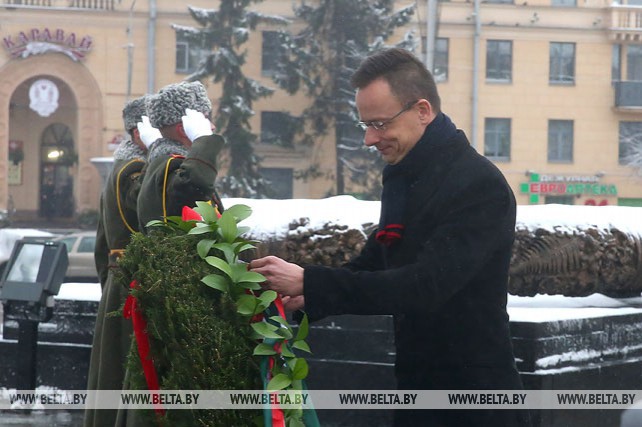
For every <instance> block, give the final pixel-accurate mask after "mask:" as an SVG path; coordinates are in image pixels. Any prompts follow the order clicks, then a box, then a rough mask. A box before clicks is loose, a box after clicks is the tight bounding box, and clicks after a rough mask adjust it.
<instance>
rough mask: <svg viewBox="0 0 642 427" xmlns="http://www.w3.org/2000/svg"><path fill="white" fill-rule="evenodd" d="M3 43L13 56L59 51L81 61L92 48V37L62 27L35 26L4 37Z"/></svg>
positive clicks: (21, 56) (22, 56) (23, 56)
mask: <svg viewBox="0 0 642 427" xmlns="http://www.w3.org/2000/svg"><path fill="white" fill-rule="evenodd" d="M2 44H3V46H4V48H5V49H6V50H7V52H9V55H11V57H12V58H27V57H29V56H31V55H42V54H44V53H49V52H57V53H62V54H65V55H67V56H68V57H70V58H71V59H73V60H74V61H80V60H82V59H84V58H85V55H87V53H88V52H89V51H90V50H91V45H92V39H91V37H89V36H84V37H82V38H80V37H78V36H76V33H73V32H65V30H62V29H60V28H57V29H55V30H52V29H49V28H45V29H42V30H40V29H38V28H33V29H31V30H29V31H20V33H18V35H17V36H6V37H3V39H2Z"/></svg>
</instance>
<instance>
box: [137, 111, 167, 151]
mask: <svg viewBox="0 0 642 427" xmlns="http://www.w3.org/2000/svg"><path fill="white" fill-rule="evenodd" d="M141 118H142V119H143V121H142V122H138V123H136V127H137V128H138V135H139V136H140V140H141V141H143V144H145V147H147V148H149V146H150V145H152V144H153V143H154V142H155V141H156V140H158V139H161V138H162V137H163V135H161V133H160V131H159V130H158V129H156V128H155V127H152V124H151V123H150V122H149V117H147V116H142V117H141Z"/></svg>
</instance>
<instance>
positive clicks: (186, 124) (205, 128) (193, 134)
mask: <svg viewBox="0 0 642 427" xmlns="http://www.w3.org/2000/svg"><path fill="white" fill-rule="evenodd" d="M181 119H182V120H183V129H184V130H185V134H186V135H187V137H188V138H189V140H190V141H192V142H194V141H195V140H196V139H197V138H200V137H201V136H205V135H211V134H212V133H213V132H212V122H210V121H209V120H208V119H207V118H205V116H204V115H203V113H201V112H200V111H196V110H192V109H189V108H187V109H186V110H185V115H184V116H183V117H182V118H181Z"/></svg>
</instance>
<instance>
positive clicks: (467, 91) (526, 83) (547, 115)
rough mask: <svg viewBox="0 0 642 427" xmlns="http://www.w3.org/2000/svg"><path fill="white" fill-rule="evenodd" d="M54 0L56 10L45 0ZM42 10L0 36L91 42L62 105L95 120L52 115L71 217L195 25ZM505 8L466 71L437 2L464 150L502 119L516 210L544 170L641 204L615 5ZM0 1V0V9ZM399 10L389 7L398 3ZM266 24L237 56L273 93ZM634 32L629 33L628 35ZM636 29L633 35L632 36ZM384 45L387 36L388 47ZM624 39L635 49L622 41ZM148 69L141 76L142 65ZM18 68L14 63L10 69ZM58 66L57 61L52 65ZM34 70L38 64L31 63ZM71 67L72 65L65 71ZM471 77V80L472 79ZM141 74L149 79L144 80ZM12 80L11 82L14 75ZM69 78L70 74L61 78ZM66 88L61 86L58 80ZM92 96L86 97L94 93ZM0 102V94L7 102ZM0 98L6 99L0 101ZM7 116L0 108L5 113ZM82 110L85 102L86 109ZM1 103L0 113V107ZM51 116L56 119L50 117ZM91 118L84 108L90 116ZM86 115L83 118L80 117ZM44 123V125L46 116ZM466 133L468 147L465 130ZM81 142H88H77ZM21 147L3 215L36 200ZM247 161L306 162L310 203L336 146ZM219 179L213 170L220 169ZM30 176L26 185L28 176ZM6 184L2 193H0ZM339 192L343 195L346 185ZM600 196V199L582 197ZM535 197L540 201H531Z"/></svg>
mask: <svg viewBox="0 0 642 427" xmlns="http://www.w3.org/2000/svg"><path fill="white" fill-rule="evenodd" d="M57 2H58V3H57ZM53 3H54V6H55V5H58V6H60V8H61V9H53V8H46V7H43V8H37V7H28V8H27V7H20V6H17V7H14V8H12V9H3V11H2V12H1V13H2V18H1V19H2V25H1V26H0V38H2V37H7V36H11V37H13V38H14V39H15V37H16V36H17V35H18V34H19V32H21V31H29V30H30V29H32V28H36V29H44V28H50V29H58V28H59V29H63V30H64V31H65V32H67V33H71V32H73V33H75V34H76V35H77V37H78V38H82V37H84V36H91V38H92V40H93V44H92V48H91V51H90V52H89V53H88V54H87V56H86V59H85V60H83V61H81V62H78V63H71V61H70V60H69V62H70V64H71V65H69V67H76V68H75V69H76V70H78V72H79V75H88V76H91V80H92V81H91V82H90V83H91V84H88V83H85V81H84V80H83V86H87V85H89V86H92V85H95V88H90V90H88V91H83V89H84V88H72V90H71V93H69V94H67V95H65V96H66V97H67V98H70V97H74V96H76V95H74V94H76V93H78V94H81V93H89V94H92V95H78V99H75V100H74V101H75V103H76V105H77V108H79V109H82V108H84V107H83V106H84V105H87V103H88V101H89V100H87V99H83V96H92V97H94V96H95V97H96V99H93V100H91V101H92V102H93V103H95V104H96V105H97V108H98V109H99V110H100V111H99V112H97V113H96V115H93V116H91V117H99V123H82V122H78V123H75V122H74V119H72V118H71V115H73V116H74V117H80V116H79V115H78V114H73V113H65V114H71V115H70V116H68V117H66V118H65V116H58V117H57V119H60V120H67V121H70V122H72V125H73V126H72V132H73V133H74V138H75V141H76V143H77V145H78V150H79V163H78V165H77V166H76V169H75V170H74V174H75V179H76V180H77V181H78V185H77V186H76V191H77V192H78V194H77V206H76V209H77V210H78V211H79V212H80V211H82V210H85V209H95V208H97V205H98V197H99V191H100V179H99V176H98V173H97V171H96V170H95V168H94V167H93V165H91V163H90V159H91V158H92V157H99V156H110V155H111V153H112V150H113V146H111V145H110V143H111V142H112V141H113V140H114V139H115V138H116V137H118V135H122V134H123V133H124V131H123V129H122V118H121V111H122V107H123V105H124V103H125V102H126V101H127V99H128V98H134V97H138V96H141V95H143V94H145V93H147V92H149V91H150V88H151V90H153V91H156V90H158V89H159V88H161V87H162V86H165V85H167V84H170V83H175V82H177V81H180V80H182V79H184V78H185V77H186V75H185V74H178V73H176V71H175V58H176V51H175V43H176V35H175V31H174V29H173V28H172V27H171V25H172V24H178V25H187V26H197V25H198V24H197V23H196V21H194V20H193V19H192V17H191V16H190V15H189V14H188V12H187V6H188V3H187V2H176V1H174V0H157V1H156V2H155V3H156V6H157V13H156V17H155V20H151V19H150V10H149V5H150V3H151V2H136V3H135V5H134V7H133V9H131V10H130V8H131V6H132V4H133V3H132V2H131V1H125V0H123V1H122V2H121V3H119V2H114V10H101V11H96V10H93V11H78V10H68V9H65V7H66V5H67V3H65V2H62V1H61V0H53ZM426 3H427V2H419V3H418V4H419V8H420V10H419V13H418V14H417V15H416V16H415V17H414V18H413V20H412V21H411V23H410V24H409V25H408V26H407V28H404V29H400V30H398V31H397V32H396V33H395V34H396V35H395V38H396V39H400V38H401V37H402V35H403V33H404V32H405V31H406V30H412V31H414V32H415V36H416V37H417V39H419V36H420V35H422V34H425V30H426V25H427V24H426V16H427V14H426V10H425V8H426ZM516 3H517V4H514V5H510V4H492V3H482V4H481V7H480V13H479V19H480V24H481V25H480V33H479V37H478V46H479V63H478V64H477V68H476V69H475V64H474V62H473V51H474V46H475V17H474V3H473V2H467V1H464V0H457V1H451V2H440V3H439V5H438V30H437V36H438V37H446V38H448V39H449V52H448V55H449V63H448V79H447V80H446V81H444V82H440V83H439V84H438V86H439V90H440V94H441V97H442V108H443V110H444V112H445V113H446V114H448V115H449V116H450V117H451V118H452V119H453V120H454V122H455V123H456V124H457V125H458V127H460V128H461V129H463V130H464V131H465V132H466V134H467V135H468V136H469V139H471V142H472V143H474V144H475V147H476V149H477V150H478V151H479V152H481V153H483V152H484V120H485V118H489V117H497V118H510V119H511V156H510V161H507V162H497V165H498V167H499V168H500V169H501V170H502V171H503V172H504V174H505V175H506V177H507V179H508V181H509V183H510V184H511V186H512V188H513V189H514V191H515V193H516V195H517V200H518V203H521V204H526V203H529V202H530V200H529V196H528V195H526V194H521V193H520V184H522V183H525V182H528V180H529V175H528V174H527V172H535V173H539V174H543V175H546V174H549V175H567V176H592V175H595V174H600V183H604V184H611V185H616V186H617V190H618V197H624V198H642V180H641V179H640V177H639V176H638V175H637V174H636V171H634V170H632V169H631V168H626V167H623V166H620V165H619V164H618V131H619V122H620V121H623V120H626V121H642V113H641V112H638V111H633V110H631V111H627V112H622V111H618V110H617V109H615V108H614V105H615V103H614V98H615V95H614V88H613V85H612V84H611V56H612V49H613V45H614V44H615V43H622V42H621V41H617V40H616V37H617V35H616V34H614V33H613V30H612V27H614V22H615V21H614V20H616V18H614V14H615V15H617V13H618V10H617V8H616V7H615V6H612V5H611V4H610V3H609V2H607V1H605V0H588V1H583V2H580V3H579V4H578V6H577V7H552V6H551V2H550V0H537V1H532V0H529V1H528V2H520V1H518V0H516ZM1 4H2V0H0V5H1ZM189 4H190V5H193V6H195V7H202V8H216V7H217V6H218V3H217V2H213V1H211V0H195V1H190V2H189ZM407 4H409V3H408V2H398V7H402V6H405V5H407ZM291 7H292V2H291V1H289V0H269V1H264V2H262V3H258V4H256V5H254V6H253V9H254V10H258V11H261V12H264V13H270V14H275V15H281V16H285V17H287V18H289V19H292V20H293V24H292V28H298V27H300V25H301V23H297V22H294V17H293V12H292V9H291ZM151 23H153V24H154V25H153V28H154V32H155V37H154V41H153V43H154V45H153V57H152V55H150V49H149V47H150V46H149V45H148V44H149V34H150V33H149V31H150V25H151ZM275 28H276V27H268V26H263V27H259V28H258V29H257V31H256V32H255V33H252V34H251V36H250V40H249V42H248V43H246V44H245V45H244V46H243V48H244V49H247V52H248V55H247V64H246V66H245V71H246V73H247V74H248V75H250V76H252V77H253V78H255V79H257V80H259V81H261V82H262V83H264V84H266V85H268V86H271V87H275V88H276V85H275V84H274V83H272V82H271V80H270V79H269V78H267V77H264V76H261V33H260V31H261V30H272V29H275ZM634 33H635V31H634ZM637 33H638V34H642V29H638V30H637ZM488 40H511V41H512V43H513V51H512V52H513V53H512V54H513V56H512V59H513V61H512V67H513V68H512V80H511V82H509V83H496V82H487V81H486V79H485V71H486V43H487V41H488ZM394 41H396V40H393V41H392V42H394ZM552 41H555V42H573V43H576V56H575V58H576V68H575V76H576V79H575V83H574V84H573V85H570V86H554V85H550V84H549V82H548V74H549V44H550V42H552ZM625 43H640V41H637V40H629V41H626V42H625ZM420 51H421V47H420V46H417V52H420ZM129 55H131V57H132V58H133V61H132V62H131V70H128V56H129ZM58 56H60V54H56V53H47V54H45V55H42V56H41V57H40V58H39V59H38V60H37V61H33V60H31V61H27V60H23V59H12V58H10V56H9V54H8V52H7V51H6V49H5V50H2V51H0V73H1V72H2V69H7V68H8V67H9V66H10V65H11V66H12V67H13V66H16V65H20V64H23V63H24V64H27V63H29V64H33V63H37V64H44V65H42V74H43V75H46V74H47V67H46V64H47V63H48V61H53V62H55V63H56V66H60V64H61V62H62V60H60V59H59V58H58V59H56V60H55V61H54V60H53V59H52V58H54V57H58ZM152 60H153V61H154V63H153V65H154V66H153V67H152V69H153V73H151V74H150V61H152ZM22 61H24V62H22ZM62 65H63V66H64V64H62ZM39 66H41V65H39ZM72 69H73V68H72ZM475 72H476V73H477V74H476V77H475V76H474V73H475ZM150 76H151V78H152V81H151V82H150V81H149V79H150ZM14 79H15V77H14ZM72 80H73V79H72ZM474 81H476V82H477V84H478V93H477V99H476V102H477V114H476V116H475V118H473V116H472V114H473V102H474V101H475V100H474V99H473V82H474ZM204 83H205V84H206V85H207V86H208V90H209V94H210V97H211V98H212V101H213V104H214V105H215V107H216V105H217V99H218V97H219V96H220V93H221V88H220V87H217V85H215V84H213V83H211V82H210V81H209V80H206V81H204ZM67 84H71V85H72V86H73V81H71V82H67ZM3 88H4V89H3V90H4V91H5V92H3V96H4V95H7V94H8V95H9V97H11V96H12V95H13V94H14V93H15V92H14V91H15V90H16V89H17V85H16V87H6V84H5V86H4V87H3ZM94 94H95V95H94ZM7 99H8V98H7ZM7 99H5V100H4V101H0V102H5V103H8V102H9V101H8V100H7ZM307 104H308V100H306V98H305V96H304V95H303V94H298V95H296V96H293V97H292V96H289V95H287V94H286V93H284V92H283V91H279V90H277V91H276V92H275V93H274V95H273V96H271V97H269V98H266V99H262V100H259V101H256V102H255V103H254V105H253V108H254V111H255V112H256V115H255V116H254V117H253V118H252V120H251V125H252V129H253V130H254V132H255V133H256V134H259V133H260V129H261V114H260V113H261V112H262V111H289V112H291V113H292V114H294V115H297V114H300V113H301V112H302V111H303V110H304V108H305V106H306V105H307ZM5 108H6V109H7V111H8V110H9V108H8V105H7V106H5ZM92 108H93V107H92ZM1 111H2V108H0V112H1ZM12 114H13V116H11V117H9V114H7V116H6V120H7V121H8V120H9V119H10V120H11V128H10V129H8V123H2V121H3V120H5V118H3V117H0V134H2V132H3V127H5V128H7V129H5V133H4V135H8V137H9V138H11V139H24V140H25V141H34V140H37V135H38V134H39V133H41V131H42V129H43V128H44V126H45V125H46V124H47V123H49V122H48V121H47V120H43V119H37V118H33V117H32V116H31V115H21V116H20V117H15V112H14V113H12ZM60 114H62V112H61V113H60ZM92 114H93V113H92ZM87 117H89V116H87ZM474 119H475V120H476V122H477V126H476V128H475V131H476V132H472V126H473V121H474ZM551 119H563V120H573V123H574V155H573V161H572V162H571V163H568V164H559V163H550V162H548V161H547V142H548V141H547V139H548V120H551ZM52 120H53V119H52ZM475 134H476V135H477V138H476V140H473V135H475ZM81 135H90V136H91V138H89V139H88V140H85V139H86V136H85V137H81ZM36 148H37V147H35V146H34V145H33V144H32V143H30V145H27V146H25V149H26V150H27V151H29V153H26V155H25V162H24V165H23V167H24V170H23V172H24V177H25V178H24V183H23V184H21V185H20V186H17V187H12V186H7V185H6V174H7V157H6V156H7V154H6V150H2V151H3V152H2V153H0V175H1V177H0V208H6V207H7V202H8V196H9V195H11V196H12V198H13V201H14V203H15V204H16V205H19V206H20V207H21V209H26V210H34V209H37V203H38V201H37V198H35V197H34V196H33V195H30V194H29V193H32V192H34V191H37V186H38V181H37V180H38V176H39V175H38V171H37V168H38V167H39V166H38V162H37V161H36V160H34V159H35V157H34V156H36V154H37V153H35V152H34V153H33V154H31V151H32V150H35V149H36ZM256 152H257V154H258V155H259V156H260V157H261V158H262V160H263V162H262V166H263V167H281V168H292V169H294V170H295V171H302V170H305V169H306V168H307V167H308V166H309V165H311V164H318V165H319V167H320V170H321V172H322V175H323V176H322V177H320V178H317V179H314V180H309V181H302V180H296V181H295V182H294V183H293V189H294V197H298V198H318V197H324V196H326V195H327V194H330V193H332V191H333V188H334V185H335V182H334V180H333V173H334V170H335V165H336V150H335V144H334V140H333V133H332V132H330V133H329V134H328V135H327V136H326V137H324V138H320V139H319V140H317V141H316V143H315V145H314V146H313V147H297V148H296V149H293V150H286V149H283V148H280V147H271V146H263V145H261V144H260V143H257V146H256ZM223 172H225V171H223ZM30 180H35V182H34V181H30ZM4 188H6V190H3V189H4ZM347 188H350V187H349V186H348V187H347ZM587 198H588V197H581V198H578V200H577V203H584V202H585V201H586V200H585V199H587ZM594 198H596V199H601V197H600V196H598V197H594ZM608 201H609V204H616V203H617V198H613V197H611V198H609V200H608ZM542 202H543V198H542V199H541V200H540V203H542Z"/></svg>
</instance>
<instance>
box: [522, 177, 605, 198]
mask: <svg viewBox="0 0 642 427" xmlns="http://www.w3.org/2000/svg"><path fill="white" fill-rule="evenodd" d="M599 180H600V177H599V176H597V175H593V176H572V175H571V176H569V175H540V174H537V173H532V174H531V175H530V182H524V183H521V184H520V191H521V192H522V193H527V194H529V195H530V203H532V204H535V203H539V196H540V195H544V196H604V197H609V196H617V187H616V186H615V185H613V184H600V183H599Z"/></svg>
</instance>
